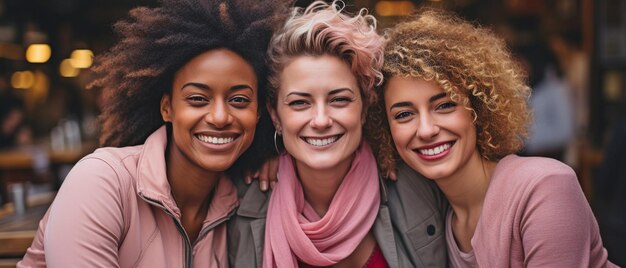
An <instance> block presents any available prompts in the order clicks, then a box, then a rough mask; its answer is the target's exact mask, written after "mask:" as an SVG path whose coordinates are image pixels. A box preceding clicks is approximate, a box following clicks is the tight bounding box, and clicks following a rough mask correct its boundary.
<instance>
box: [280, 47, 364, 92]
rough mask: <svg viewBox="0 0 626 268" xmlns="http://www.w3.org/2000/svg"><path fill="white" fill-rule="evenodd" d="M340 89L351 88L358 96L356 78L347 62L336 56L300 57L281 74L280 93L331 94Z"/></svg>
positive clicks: (290, 63)
mask: <svg viewBox="0 0 626 268" xmlns="http://www.w3.org/2000/svg"><path fill="white" fill-rule="evenodd" d="M338 88H349V89H351V90H352V91H353V92H354V93H355V94H358V92H359V90H358V85H357V80H356V76H355V75H354V74H353V73H352V71H351V70H350V67H349V66H348V64H347V63H346V62H344V61H343V60H341V59H339V58H338V57H335V56H329V55H322V56H298V57H296V58H294V59H293V60H292V61H291V62H289V63H288V64H287V65H286V66H285V68H284V69H283V71H282V72H281V83H280V88H279V91H280V93H279V94H281V95H285V94H288V93H289V92H293V91H299V92H310V93H314V92H320V93H323V92H329V91H332V90H335V89H338Z"/></svg>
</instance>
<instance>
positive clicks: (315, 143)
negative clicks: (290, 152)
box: [306, 136, 337, 146]
mask: <svg viewBox="0 0 626 268" xmlns="http://www.w3.org/2000/svg"><path fill="white" fill-rule="evenodd" d="M335 141H337V136H333V137H330V138H326V139H314V138H306V142H307V143H309V144H311V145H313V146H325V145H328V144H331V143H333V142H335Z"/></svg>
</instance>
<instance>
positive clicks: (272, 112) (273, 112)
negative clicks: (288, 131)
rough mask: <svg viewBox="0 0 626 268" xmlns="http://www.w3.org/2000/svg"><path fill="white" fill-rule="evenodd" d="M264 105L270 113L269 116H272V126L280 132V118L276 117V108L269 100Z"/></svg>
mask: <svg viewBox="0 0 626 268" xmlns="http://www.w3.org/2000/svg"><path fill="white" fill-rule="evenodd" d="M266 107H267V111H268V113H269V114H270V117H271V118H272V123H274V128H276V131H278V132H281V131H282V129H281V128H280V118H278V114H277V113H276V109H274V107H272V104H270V102H269V101H268V102H267V104H266Z"/></svg>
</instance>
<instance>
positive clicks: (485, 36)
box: [368, 10, 613, 267]
mask: <svg viewBox="0 0 626 268" xmlns="http://www.w3.org/2000/svg"><path fill="white" fill-rule="evenodd" d="M383 72H384V73H385V77H386V78H388V79H387V80H386V81H385V84H384V86H383V89H382V92H379V96H380V97H381V98H384V102H381V104H380V105H379V106H378V107H377V108H378V109H372V110H373V114H372V118H371V119H372V120H370V122H371V124H370V125H368V127H369V128H370V130H371V131H372V132H373V133H372V134H373V136H375V137H378V138H379V140H381V141H385V140H389V139H390V137H389V134H391V137H392V138H393V143H394V144H395V153H397V155H399V156H400V158H402V160H404V162H405V163H406V164H407V165H408V166H410V167H411V168H412V169H414V170H415V171H417V172H419V173H421V174H423V175H424V176H425V177H427V178H429V179H431V180H433V181H434V182H435V183H436V184H437V185H438V186H439V188H440V189H441V191H442V192H443V193H444V195H445V196H446V197H447V199H448V201H449V202H450V208H449V209H448V212H447V217H446V230H445V237H446V241H447V244H448V256H449V261H450V265H451V266H452V267H529V266H530V267H537V266H542V267H611V266H613V264H611V263H610V262H609V261H608V260H607V252H606V250H605V249H604V248H603V246H602V241H601V239H600V235H599V230H598V225H597V223H596V220H595V218H594V216H593V214H592V211H591V209H590V207H589V204H588V203H587V200H586V199H585V196H584V195H583V193H582V191H581V189H580V186H579V185H578V180H577V178H576V174H575V173H574V171H572V169H571V168H569V167H568V166H566V165H564V164H562V163H560V162H558V161H556V160H552V159H547V158H538V157H519V156H516V155H515V153H516V152H517V151H518V150H519V149H520V148H521V146H522V140H523V138H524V137H525V135H526V133H527V128H528V123H529V119H530V114H529V112H528V109H527V99H528V96H529V88H528V87H527V86H526V85H525V84H524V77H523V74H522V73H521V72H520V69H519V67H518V66H517V64H516V63H515V62H514V61H513V59H512V57H511V55H510V54H509V53H508V51H507V49H506V47H505V44H504V42H503V41H502V40H501V39H499V38H497V37H496V36H495V35H494V34H493V33H491V32H490V31H488V30H486V29H483V28H480V27H476V26H474V25H472V24H470V23H468V22H465V21H463V20H461V19H459V18H457V17H455V16H454V15H451V14H446V13H444V12H440V11H433V10H425V11H422V12H420V13H419V14H418V15H417V16H416V17H414V18H412V19H410V20H409V21H407V22H404V23H401V24H399V25H397V26H396V27H395V28H394V29H393V30H392V31H391V32H390V33H389V36H388V43H387V46H386V49H385V63H384V67H383ZM387 123H388V126H387V125H386V124H387ZM389 130H390V132H389ZM375 145H376V146H375V150H379V151H380V152H387V154H386V155H385V154H382V155H381V156H380V160H381V162H384V163H385V165H386V167H387V168H391V167H392V166H393V164H394V162H393V161H390V160H393V159H394V155H392V154H390V152H392V151H394V148H392V147H391V145H390V143H387V142H379V143H377V144H375Z"/></svg>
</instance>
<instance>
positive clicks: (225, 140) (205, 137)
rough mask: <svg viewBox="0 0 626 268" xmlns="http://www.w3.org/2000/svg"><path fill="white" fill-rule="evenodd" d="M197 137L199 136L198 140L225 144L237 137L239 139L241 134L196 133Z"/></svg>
mask: <svg viewBox="0 0 626 268" xmlns="http://www.w3.org/2000/svg"><path fill="white" fill-rule="evenodd" d="M195 136H196V138H198V140H200V141H202V142H205V143H209V144H214V145H224V144H228V143H231V142H233V141H234V140H235V139H237V138H238V137H239V136H238V135H232V134H231V135H227V136H224V135H221V136H218V135H215V134H210V135H207V134H196V135H195Z"/></svg>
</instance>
